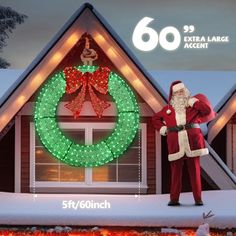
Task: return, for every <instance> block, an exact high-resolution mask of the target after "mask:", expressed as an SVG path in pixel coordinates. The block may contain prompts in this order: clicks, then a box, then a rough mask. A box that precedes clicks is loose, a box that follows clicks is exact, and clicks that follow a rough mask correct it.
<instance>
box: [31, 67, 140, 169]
mask: <svg viewBox="0 0 236 236" xmlns="http://www.w3.org/2000/svg"><path fill="white" fill-rule="evenodd" d="M79 88H81V89H80V92H79V94H78V95H77V97H76V98H75V99H74V100H73V101H71V102H69V103H68V104H66V107H67V108H68V109H70V110H71V111H72V112H73V113H74V117H75V118H76V117H78V116H79V113H80V110H81V108H82V105H83V102H84V99H85V94H86V91H87V89H88V91H89V94H90V98H91V103H92V105H93V108H94V110H95V112H96V113H97V115H98V116H99V117H101V115H102V113H103V110H104V109H106V108H107V107H108V106H109V104H108V103H106V102H105V101H102V100H100V99H99V98H98V97H97V95H96V94H95V93H94V90H97V91H98V92H100V93H103V94H106V93H107V92H108V94H109V95H110V96H112V98H113V100H114V102H115V104H116V106H117V111H118V120H117V122H116V126H115V128H114V130H113V131H112V133H111V135H110V136H108V137H107V138H105V139H104V140H102V141H100V142H99V143H97V144H93V145H81V144H78V143H76V142H75V141H74V140H71V139H70V138H68V137H66V135H65V134H64V133H63V131H62V130H61V129H60V128H59V126H58V122H57V120H56V117H57V116H56V111H57V107H58V103H59V101H60V99H61V97H62V96H63V95H64V94H65V92H66V93H73V92H76V90H78V89H79ZM34 120H35V127H36V131H37V134H38V136H39V138H40V140H41V142H42V144H43V145H44V146H45V148H46V149H47V150H48V151H49V152H50V153H51V154H52V155H53V156H54V157H56V158H57V159H59V160H60V161H62V162H64V163H67V164H69V165H72V166H82V167H93V166H100V165H104V164H105V163H108V162H110V161H112V160H114V159H115V158H118V157H119V156H120V155H122V154H123V153H124V151H125V150H127V148H128V147H129V146H130V144H131V143H132V141H133V139H134V137H135V135H136V133H137V130H138V127H139V108H138V103H137V101H136V98H135V96H134V93H133V91H132V90H131V89H130V87H129V86H128V84H127V83H126V82H125V81H124V80H123V79H122V78H121V77H120V76H118V75H117V74H116V73H114V72H110V70H109V69H108V68H106V67H95V66H78V67H68V68H66V69H65V70H64V71H62V72H59V73H57V74H55V75H54V76H53V77H52V78H50V79H49V80H48V82H47V83H46V84H45V85H44V86H43V88H42V89H41V91H40V93H39V96H38V98H37V101H36V106H35V112H34Z"/></svg>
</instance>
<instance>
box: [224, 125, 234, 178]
mask: <svg viewBox="0 0 236 236" xmlns="http://www.w3.org/2000/svg"><path fill="white" fill-rule="evenodd" d="M234 129H235V130H236V124H233V123H228V124H227V125H226V164H227V166H228V167H229V169H230V170H231V172H232V173H233V174H234V175H236V154H235V153H234V152H233V153H232V150H234V149H233V146H232V141H233V140H232V137H233V135H234V134H232V130H233V131H234ZM232 154H233V156H232Z"/></svg>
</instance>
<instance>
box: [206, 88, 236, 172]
mask: <svg viewBox="0 0 236 236" xmlns="http://www.w3.org/2000/svg"><path fill="white" fill-rule="evenodd" d="M216 109H217V111H218V116H217V117H216V119H214V120H213V121H212V122H211V123H210V124H209V131H208V136H207V141H208V142H209V144H211V146H212V147H213V148H214V150H215V151H216V153H217V154H218V155H219V156H220V157H221V159H222V161H223V162H224V163H225V164H226V165H227V166H228V167H229V169H230V170H231V171H232V173H233V174H234V175H236V84H235V85H234V86H233V87H232V89H231V90H230V91H229V92H228V93H227V94H226V95H225V97H224V98H223V99H222V100H221V102H220V103H219V104H218V106H217V108H216Z"/></svg>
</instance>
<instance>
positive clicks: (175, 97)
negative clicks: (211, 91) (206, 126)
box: [153, 81, 215, 206]
mask: <svg viewBox="0 0 236 236" xmlns="http://www.w3.org/2000/svg"><path fill="white" fill-rule="evenodd" d="M214 117H215V113H214V111H213V109H212V107H211V105H210V103H209V101H208V99H207V98H206V97H205V96H204V95H203V94H197V95H195V96H193V97H191V96H190V92H189V91H188V89H187V88H186V87H185V85H184V84H183V83H182V82H181V81H175V82H173V83H172V84H171V86H170V93H169V103H168V105H166V106H165V107H163V109H162V110H161V111H160V112H158V113H156V114H155V115H154V117H153V125H154V127H155V128H156V129H157V130H158V131H159V132H160V134H161V135H164V136H166V135H167V146H168V160H169V161H170V166H171V189H170V202H169V203H168V205H169V206H179V205H180V203H179V196H180V192H181V188H182V168H183V164H184V162H186V164H187V168H188V173H189V177H190V182H191V187H192V191H193V196H194V200H195V205H197V206H201V205H203V202H202V196H201V191H202V187H201V171H200V160H199V157H200V156H203V155H206V154H208V149H207V148H206V147H205V140H204V137H203V134H202V131H201V129H200V126H199V124H200V123H204V122H208V121H210V120H211V119H213V118H214Z"/></svg>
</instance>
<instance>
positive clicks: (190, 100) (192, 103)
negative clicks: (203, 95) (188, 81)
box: [188, 97, 199, 107]
mask: <svg viewBox="0 0 236 236" xmlns="http://www.w3.org/2000/svg"><path fill="white" fill-rule="evenodd" d="M197 101H199V100H198V99H197V98H195V97H192V98H190V99H189V100H188V105H189V106H190V107H193V105H194V103H195V102H197Z"/></svg>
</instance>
